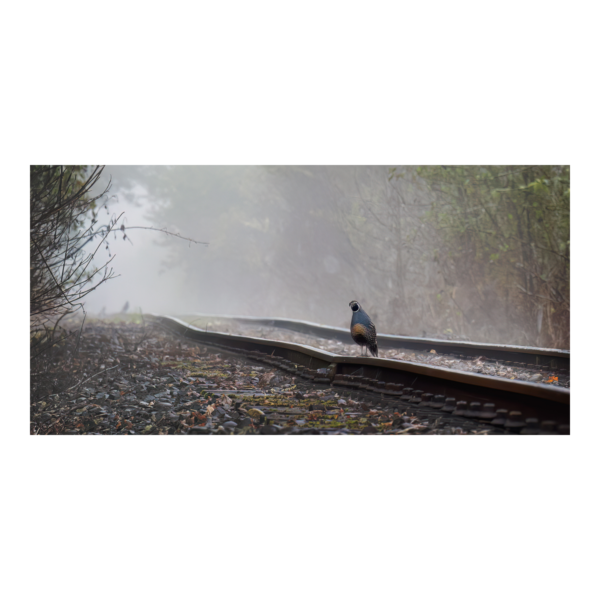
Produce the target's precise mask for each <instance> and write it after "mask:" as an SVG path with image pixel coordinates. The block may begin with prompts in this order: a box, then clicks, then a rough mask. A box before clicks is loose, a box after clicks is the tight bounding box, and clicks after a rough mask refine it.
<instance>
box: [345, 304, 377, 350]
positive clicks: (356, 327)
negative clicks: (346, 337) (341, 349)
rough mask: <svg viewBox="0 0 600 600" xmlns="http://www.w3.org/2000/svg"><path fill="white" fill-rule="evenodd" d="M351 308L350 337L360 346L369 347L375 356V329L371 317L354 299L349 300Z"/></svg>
mask: <svg viewBox="0 0 600 600" xmlns="http://www.w3.org/2000/svg"><path fill="white" fill-rule="evenodd" d="M350 308H351V309H352V322H351V323H350V335H352V339H353V340H354V341H355V342H356V343H357V344H358V345H359V346H360V347H361V356H362V348H363V346H364V347H365V353H366V348H368V349H369V352H370V353H371V354H372V355H373V356H377V331H376V330H375V323H373V321H371V317H369V315H368V314H367V313H366V312H365V311H364V310H363V309H362V308H361V306H360V304H359V303H358V302H357V301H356V300H352V302H350Z"/></svg>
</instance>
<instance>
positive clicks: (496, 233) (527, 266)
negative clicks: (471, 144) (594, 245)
mask: <svg viewBox="0 0 600 600" xmlns="http://www.w3.org/2000/svg"><path fill="white" fill-rule="evenodd" d="M416 175H417V177H418V178H419V179H420V183H421V185H422V186H423V189H424V190H426V191H427V192H428V193H429V195H430V198H431V200H432V203H431V208H430V209H429V210H428V211H427V213H426V215H425V216H424V218H425V219H426V221H427V222H428V223H429V224H430V225H431V227H432V228H433V229H434V231H435V232H436V235H437V236H438V237H439V239H440V240H441V242H442V243H443V246H444V252H443V256H444V259H443V260H442V261H441V266H442V270H443V271H445V272H446V273H448V272H450V271H452V272H453V273H455V274H457V275H458V279H459V280H460V281H461V282H463V284H464V282H468V281H471V282H472V283H475V288H476V289H478V288H479V289H480V292H481V288H482V287H483V286H485V287H487V288H488V289H491V288H495V289H496V292H497V293H500V291H501V290H509V294H508V295H505V299H506V300H505V301H506V302H510V304H511V307H510V309H511V311H513V312H514V311H517V312H519V313H520V314H521V316H522V317H523V323H525V324H527V325H526V326H525V330H526V331H525V337H526V340H527V341H528V342H530V343H534V342H537V343H538V344H540V345H550V346H561V347H568V344H569V292H570V290H569V275H570V252H569V248H570V245H569V229H570V167H569V166H452V167H441V166H427V167H418V168H416ZM485 257H488V260H487V261H486V260H482V259H483V258H485ZM434 259H435V255H434ZM488 295H489V294H488ZM480 296H481V297H480V300H481V302H482V303H485V302H488V301H489V298H488V299H487V300H486V298H485V297H484V295H483V293H480ZM492 304H493V303H492ZM490 306H491V305H490ZM543 318H546V319H548V320H549V322H548V324H547V327H545V331H546V335H545V336H543V337H542V339H539V335H538V334H539V333H540V332H539V331H538V330H539V329H540V327H539V320H540V319H541V320H543Z"/></svg>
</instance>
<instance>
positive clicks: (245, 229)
mask: <svg viewBox="0 0 600 600" xmlns="http://www.w3.org/2000/svg"><path fill="white" fill-rule="evenodd" d="M541 168H542V167H540V169H541ZM545 168H546V169H555V170H554V171H552V172H551V175H548V177H550V176H551V177H556V178H560V177H562V178H563V180H564V178H565V173H564V170H562V171H561V170H560V169H562V168H559V167H557V168H553V167H545ZM431 169H437V170H438V171H439V173H440V174H441V175H439V174H438V172H437V171H432V170H431ZM453 169H454V168H446V167H443V168H439V167H438V168H433V167H432V168H430V170H429V171H426V172H424V171H422V170H418V169H416V168H413V167H398V168H396V169H395V170H391V169H390V168H389V167H378V166H368V167H195V166H179V167H161V166H148V167H130V166H107V167H106V168H105V170H104V173H103V176H102V180H101V182H100V183H99V186H104V187H105V186H106V185H107V184H108V182H109V181H110V182H111V188H110V191H109V193H108V194H107V196H106V197H105V203H106V209H105V208H101V210H100V212H99V220H100V222H102V219H104V220H105V221H106V220H108V218H109V216H115V217H117V216H119V215H121V213H123V215H122V216H121V220H120V221H119V226H120V224H121V223H124V224H125V227H126V228H127V229H126V230H125V232H126V236H127V238H128V239H123V234H122V232H120V231H119V232H118V233H116V234H111V235H110V237H109V239H108V240H107V241H108V242H109V244H108V249H106V247H105V246H102V247H101V248H100V249H99V250H98V253H97V255H96V259H95V262H96V264H97V265H98V266H100V265H101V264H103V263H104V262H106V261H107V260H109V259H110V258H112V262H111V267H112V268H113V270H114V272H115V274H117V275H118V277H116V278H114V279H112V280H110V281H107V282H105V283H104V284H102V285H101V286H99V287H98V289H97V290H95V291H94V292H92V293H91V294H90V295H89V296H87V298H86V305H85V306H86V310H87V311H88V312H90V313H94V314H99V313H101V312H104V313H118V312H120V311H121V310H122V309H123V307H124V305H125V303H126V302H127V303H128V304H129V312H136V311H140V310H141V311H143V312H156V313H163V314H171V315H178V314H179V315H181V314H190V313H215V314H230V315H245V316H273V317H288V318H296V319H305V320H310V321H315V322H319V323H323V324H328V325H334V326H347V325H348V323H349V321H350V317H351V314H350V309H349V307H348V303H349V302H350V300H358V301H359V302H360V303H361V304H362V306H363V307H364V308H365V310H366V311H367V312H368V313H369V314H370V315H371V317H372V318H373V320H374V321H375V323H376V325H377V328H378V331H380V332H382V333H397V334H407V335H418V336H422V335H426V336H428V337H450V338H463V339H472V340H475V341H490V342H498V343H520V344H526V345H547V346H553V345H554V346H560V347H568V344H569V335H568V330H569V327H568V319H569V316H568V314H569V313H568V302H569V298H568V294H569V292H568V284H569V273H568V256H567V258H566V259H565V258H564V255H565V254H567V255H568V243H569V240H568V200H567V204H566V208H565V204H564V194H563V195H562V196H560V198H558V195H557V194H558V192H555V191H554V192H552V194H554V195H552V194H550V192H547V191H545V190H542V189H541V188H540V189H539V190H538V191H535V192H531V193H532V194H534V193H535V194H537V196H535V197H534V198H533V199H534V200H535V199H537V202H536V204H535V205H534V204H533V200H532V196H531V195H526V196H524V195H523V191H522V190H519V189H517V190H516V191H515V192H514V193H512V192H506V189H508V187H510V185H512V184H510V182H509V183H507V182H506V181H504V179H502V177H504V178H506V177H509V178H510V181H513V180H514V178H515V177H517V176H519V177H520V176H521V175H518V173H519V172H517V171H514V173H517V175H514V174H513V172H511V173H510V174H509V175H507V176H506V175H505V174H504V173H500V174H498V175H495V174H494V172H491V171H490V169H492V168H488V169H486V168H484V167H473V168H471V169H480V170H481V173H482V175H481V177H484V176H485V177H488V179H489V178H490V177H492V176H493V178H494V180H493V181H494V185H492V186H491V187H489V186H488V187H489V189H487V188H486V189H487V191H485V190H484V192H481V191H480V188H477V189H476V191H477V194H479V195H478V196H477V197H476V198H475V196H473V194H474V193H475V192H472V189H475V188H471V187H469V186H470V185H471V184H470V183H469V180H470V179H472V177H473V176H472V175H471V174H470V172H469V173H466V174H463V175H461V174H460V173H462V172H458V171H456V169H455V170H454V171H453ZM466 169H469V168H466ZM506 169H508V168H506ZM532 169H535V167H532ZM457 172H458V173H459V174H458V175H456V173H457ZM448 173H450V174H451V175H447V174H448ZM477 173H479V171H478V172H477ZM490 173H492V175H490ZM450 176H452V177H454V179H453V180H452V181H450V182H449V183H448V182H444V184H443V185H441V184H440V183H439V178H440V177H450ZM477 176H478V177H479V175H477ZM436 177H437V178H438V179H436ZM457 177H458V178H459V179H460V177H463V179H464V181H465V182H466V183H464V184H463V180H462V179H461V180H460V181H458V183H459V185H458V186H457V179H456V178H457ZM531 177H532V178H533V177H541V176H540V175H536V174H535V173H534V174H533V175H532V176H531ZM566 177H567V178H568V173H567V175H566ZM485 181H488V180H487V179H486V180H485ZM529 181H530V180H526V181H525V184H526V185H528V182H529ZM531 181H533V179H531ZM552 181H553V180H552ZM432 182H433V183H432ZM449 185H451V186H454V187H451V188H450V187H448V186H449ZM556 185H558V184H556ZM566 185H567V188H568V183H567V184H566ZM444 186H445V187H444ZM494 186H495V187H494ZM521 187H523V186H521ZM455 188H456V189H458V192H459V193H457V194H454V191H453V190H454V189H455ZM98 189H99V187H97V188H96V191H98ZM102 189H103V188H102ZM498 189H500V190H504V191H503V192H502V193H501V194H499V193H498ZM548 189H550V186H549V187H548ZM552 189H553V190H554V188H552ZM448 190H450V191H448ZM453 194H454V195H453ZM469 194H471V196H469ZM544 194H545V195H544ZM457 198H458V200H456V199H457ZM473 198H475V199H473ZM540 198H541V200H540ZM557 198H558V200H557ZM461 199H462V200H461ZM542 201H543V202H546V203H547V204H548V206H549V207H550V208H552V209H553V210H554V209H556V206H558V205H560V206H559V209H560V210H562V213H561V215H562V216H561V218H562V219H563V221H564V220H565V219H566V230H565V224H564V223H563V221H561V222H560V223H559V222H558V221H557V222H556V223H555V222H554V221H551V220H550V219H548V220H547V222H544V219H545V216H543V217H542V218H541V219H538V220H534V213H533V212H532V211H534V210H536V209H534V208H533V206H537V205H538V203H539V202H542ZM561 202H562V204H560V203H561ZM557 203H558V204H557ZM511 207H512V208H511ZM549 210H550V209H549ZM565 211H566V216H565V214H564V213H565ZM555 212H556V210H555ZM504 213H506V214H504ZM530 214H531V215H532V218H531V220H530V219H529V216H530ZM552 214H554V213H552ZM488 217H489V218H490V219H491V222H492V223H493V224H494V225H495V226H496V227H497V229H496V235H495V237H494V236H491V235H487V234H486V233H485V232H484V233H483V234H482V233H481V231H482V229H483V225H482V222H483V221H482V220H483V219H488ZM516 220H518V221H519V223H518V225H519V228H520V229H519V230H518V231H519V235H520V236H521V239H520V240H516V241H515V240H513V241H511V239H512V238H514V237H515V236H514V235H508V234H506V233H505V232H507V231H508V230H509V228H510V227H512V226H513V222H516ZM532 223H535V225H532ZM466 225H468V226H466ZM133 227H150V228H157V229H165V228H166V229H168V230H169V231H171V232H173V233H177V234H179V235H181V236H183V237H185V238H190V239H192V240H195V241H196V242H202V243H193V242H189V241H186V240H183V239H180V238H178V237H174V236H169V235H166V234H164V233H161V232H159V231H155V230H147V229H141V228H140V229H135V228H133ZM486 227H487V225H486ZM511 231H512V230H511ZM515 231H516V230H515ZM565 231H566V233H565ZM449 232H451V233H452V235H450V233H449ZM498 232H500V234H498ZM536 236H538V237H541V236H545V237H544V240H545V241H544V244H542V245H539V246H540V247H541V246H543V247H544V248H547V247H548V246H550V247H551V249H553V248H554V249H555V250H554V254H555V255H556V254H558V255H561V256H563V258H561V259H556V258H548V257H549V256H551V254H548V253H543V252H542V251H541V250H537V251H534V252H529V253H528V252H527V248H528V247H529V246H527V244H533V243H534V242H532V240H534V241H535V239H537V238H536ZM521 242H523V243H522V244H521ZM565 248H566V250H565ZM548 252H550V251H548ZM552 256H554V255H552ZM552 261H554V262H552ZM556 261H558V262H556ZM548 272H549V273H551V274H552V276H553V277H554V276H557V275H559V276H560V278H561V279H560V281H562V282H563V283H561V284H560V285H559V283H556V282H555V281H554V280H553V283H552V286H553V287H551V288H548V286H546V288H544V293H543V294H542V293H541V288H540V287H539V285H541V284H538V283H537V282H538V279H540V278H543V277H544V276H545V275H547V273H548ZM531 273H537V278H536V277H534V276H530V274H531ZM544 281H545V282H546V283H547V281H548V278H547V277H546V279H545V280H544ZM556 281H559V280H556ZM565 281H566V287H565V284H564V282H565ZM548 285H549V284H548ZM536 286H538V287H536ZM560 286H562V287H560ZM519 288H521V289H522V290H524V291H520V290H519ZM559 288H560V289H559ZM537 296H539V297H542V296H546V297H548V296H550V299H549V300H543V299H540V298H537ZM557 311H558V312H557ZM565 332H566V333H565Z"/></svg>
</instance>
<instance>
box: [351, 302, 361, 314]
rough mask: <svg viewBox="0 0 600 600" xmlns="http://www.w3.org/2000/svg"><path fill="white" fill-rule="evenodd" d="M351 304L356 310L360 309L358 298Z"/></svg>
mask: <svg viewBox="0 0 600 600" xmlns="http://www.w3.org/2000/svg"><path fill="white" fill-rule="evenodd" d="M349 306H350V308H351V309H352V310H353V311H354V312H356V311H359V310H360V304H359V303H358V302H357V301H356V300H352V302H350V305H349Z"/></svg>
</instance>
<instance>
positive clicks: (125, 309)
mask: <svg viewBox="0 0 600 600" xmlns="http://www.w3.org/2000/svg"><path fill="white" fill-rule="evenodd" d="M128 310H129V300H127V302H125V306H123V308H122V309H121V314H122V315H124V314H125V313H126V312H127V311H128Z"/></svg>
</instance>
